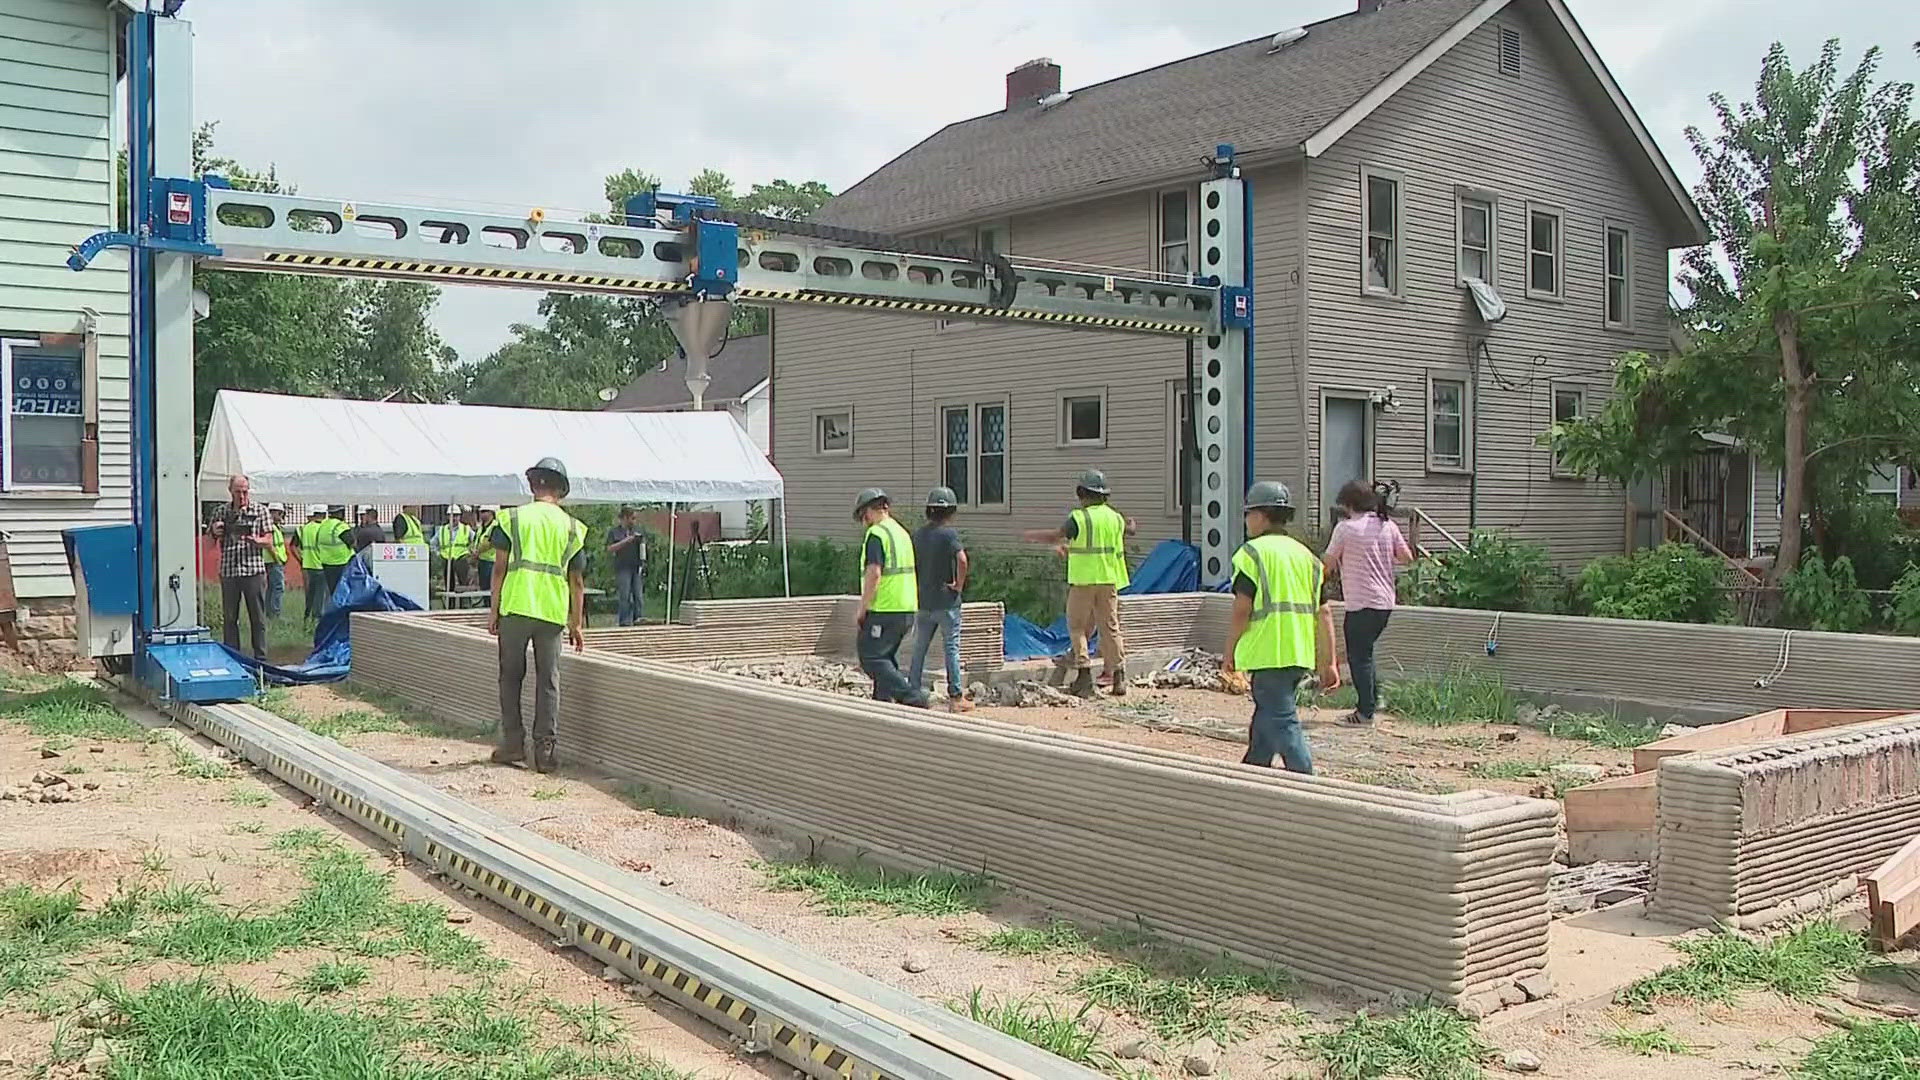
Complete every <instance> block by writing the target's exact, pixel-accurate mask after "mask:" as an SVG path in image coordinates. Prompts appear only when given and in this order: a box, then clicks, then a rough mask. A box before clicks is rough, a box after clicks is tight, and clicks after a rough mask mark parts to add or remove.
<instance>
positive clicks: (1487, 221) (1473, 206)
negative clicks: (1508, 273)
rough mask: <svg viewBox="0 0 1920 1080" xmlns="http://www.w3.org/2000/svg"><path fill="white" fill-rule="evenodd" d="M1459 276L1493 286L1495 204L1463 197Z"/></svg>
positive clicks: (1472, 197) (1485, 200) (1466, 196)
mask: <svg viewBox="0 0 1920 1080" xmlns="http://www.w3.org/2000/svg"><path fill="white" fill-rule="evenodd" d="M1459 209H1460V276H1461V277H1463V278H1477V279H1478V280H1480V281H1484V282H1487V283H1488V284H1492V283H1493V203H1492V201H1490V200H1488V199H1481V198H1476V197H1474V196H1472V195H1462V196H1460V208H1459Z"/></svg>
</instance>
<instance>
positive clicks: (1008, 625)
mask: <svg viewBox="0 0 1920 1080" xmlns="http://www.w3.org/2000/svg"><path fill="white" fill-rule="evenodd" d="M1132 578H1133V581H1132V583H1131V584H1129V585H1128V586H1127V587H1126V588H1124V589H1121V590H1120V592H1121V593H1122V594H1124V595H1127V596H1151V595H1155V594H1159V593H1180V592H1195V591H1197V590H1198V589H1199V588H1200V552H1199V550H1198V549H1197V548H1195V547H1194V546H1193V545H1192V544H1188V543H1183V542H1182V541H1179V540H1162V541H1160V543H1159V544H1157V545H1155V547H1154V549H1153V550H1152V551H1150V552H1148V553H1147V558H1146V561H1144V562H1142V563H1141V564H1140V566H1139V568H1138V569H1136V570H1134V572H1133V574H1132ZM1001 636H1002V638H1003V640H1004V642H1005V645H1006V649H1005V651H1006V656H1007V659H1009V660H1035V659H1040V658H1042V657H1048V656H1059V655H1060V654H1062V653H1064V652H1066V651H1067V649H1068V638H1067V620H1066V617H1065V616H1062V617H1060V618H1058V619H1055V620H1054V621H1053V625H1052V626H1045V627H1042V626H1037V625H1035V624H1034V623H1033V622H1032V621H1031V620H1029V619H1024V618H1022V617H1020V616H1018V615H1013V614H1009V615H1007V616H1006V617H1005V618H1004V620H1003V622H1002V624H1001ZM1098 639H1099V635H1098V634H1095V635H1093V636H1092V637H1090V638H1088V640H1087V648H1088V649H1090V650H1091V649H1095V648H1097V642H1098Z"/></svg>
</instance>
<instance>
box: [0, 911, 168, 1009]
mask: <svg viewBox="0 0 1920 1080" xmlns="http://www.w3.org/2000/svg"><path fill="white" fill-rule="evenodd" d="M145 899H146V898H145V897H144V896H143V895H142V894H141V893H140V892H138V891H135V890H128V889H122V890H121V891H120V892H117V893H115V894H114V895H113V896H112V897H111V898H110V899H108V900H107V901H106V903H104V904H102V905H101V906H100V908H99V910H97V911H87V910H85V908H84V902H83V899H82V897H81V895H80V890H79V889H78V888H65V889H54V890H40V889H36V888H34V887H33V886H31V885H26V884H17V885H9V886H6V887H5V888H0V1001H4V1000H6V999H7V998H10V997H12V996H14V995H16V994H21V993H26V992H29V991H31V992H35V993H41V992H44V991H45V990H46V989H47V987H48V985H49V984H51V983H55V982H58V981H59V980H60V979H62V978H64V977H65V976H66V965H65V964H64V963H63V962H62V960H63V959H64V958H65V957H67V956H70V955H72V954H74V953H77V952H80V951H81V950H83V949H86V948H88V947H90V946H92V945H94V944H95V943H97V942H101V941H109V940H113V939H116V938H119V937H122V936H124V935H125V934H127V933H128V932H129V931H130V930H131V929H132V928H133V924H134V920H135V919H136V918H137V917H138V916H139V915H140V913H141V910H142V908H143V907H144V905H145Z"/></svg>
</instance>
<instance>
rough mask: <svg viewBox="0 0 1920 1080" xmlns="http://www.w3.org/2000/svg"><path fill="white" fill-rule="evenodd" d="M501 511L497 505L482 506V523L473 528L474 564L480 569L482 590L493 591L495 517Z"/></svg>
mask: <svg viewBox="0 0 1920 1080" xmlns="http://www.w3.org/2000/svg"><path fill="white" fill-rule="evenodd" d="M499 513H500V508H499V507H497V506H491V505H489V506H483V507H481V508H480V524H479V525H478V526H477V527H476V528H475V529H474V530H473V534H474V535H473V559H474V565H475V566H476V567H478V568H479V570H480V580H479V582H478V584H479V586H480V591H482V592H487V593H491V592H492V591H493V561H494V559H493V519H494V518H495V517H497V516H498V515H499Z"/></svg>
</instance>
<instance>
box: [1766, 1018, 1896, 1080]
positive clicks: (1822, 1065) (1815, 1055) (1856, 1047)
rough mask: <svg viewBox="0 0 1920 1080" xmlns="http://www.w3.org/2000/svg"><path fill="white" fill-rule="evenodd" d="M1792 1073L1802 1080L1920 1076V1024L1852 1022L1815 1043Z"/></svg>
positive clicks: (1880, 1079) (1886, 1079) (1884, 1079)
mask: <svg viewBox="0 0 1920 1080" xmlns="http://www.w3.org/2000/svg"><path fill="white" fill-rule="evenodd" d="M1794 1075H1795V1076H1798V1077H1801V1078H1802V1080H1911V1078H1912V1077H1915V1076H1920V1024H1915V1023H1913V1022H1912V1021H1910V1020H1909V1021H1898V1020H1877V1021H1873V1022H1871V1023H1859V1024H1855V1025H1854V1026H1852V1027H1850V1028H1848V1029H1847V1030H1845V1031H1842V1032H1839V1033H1837V1034H1834V1035H1829V1036H1827V1037H1826V1038H1824V1039H1821V1040H1820V1041H1819V1042H1817V1043H1814V1044H1813V1049H1812V1050H1811V1051H1809V1052H1808V1053H1807V1057H1806V1060H1804V1061H1802V1062H1801V1063H1800V1067H1799V1069H1797V1070H1796V1071H1795V1073H1794Z"/></svg>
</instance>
